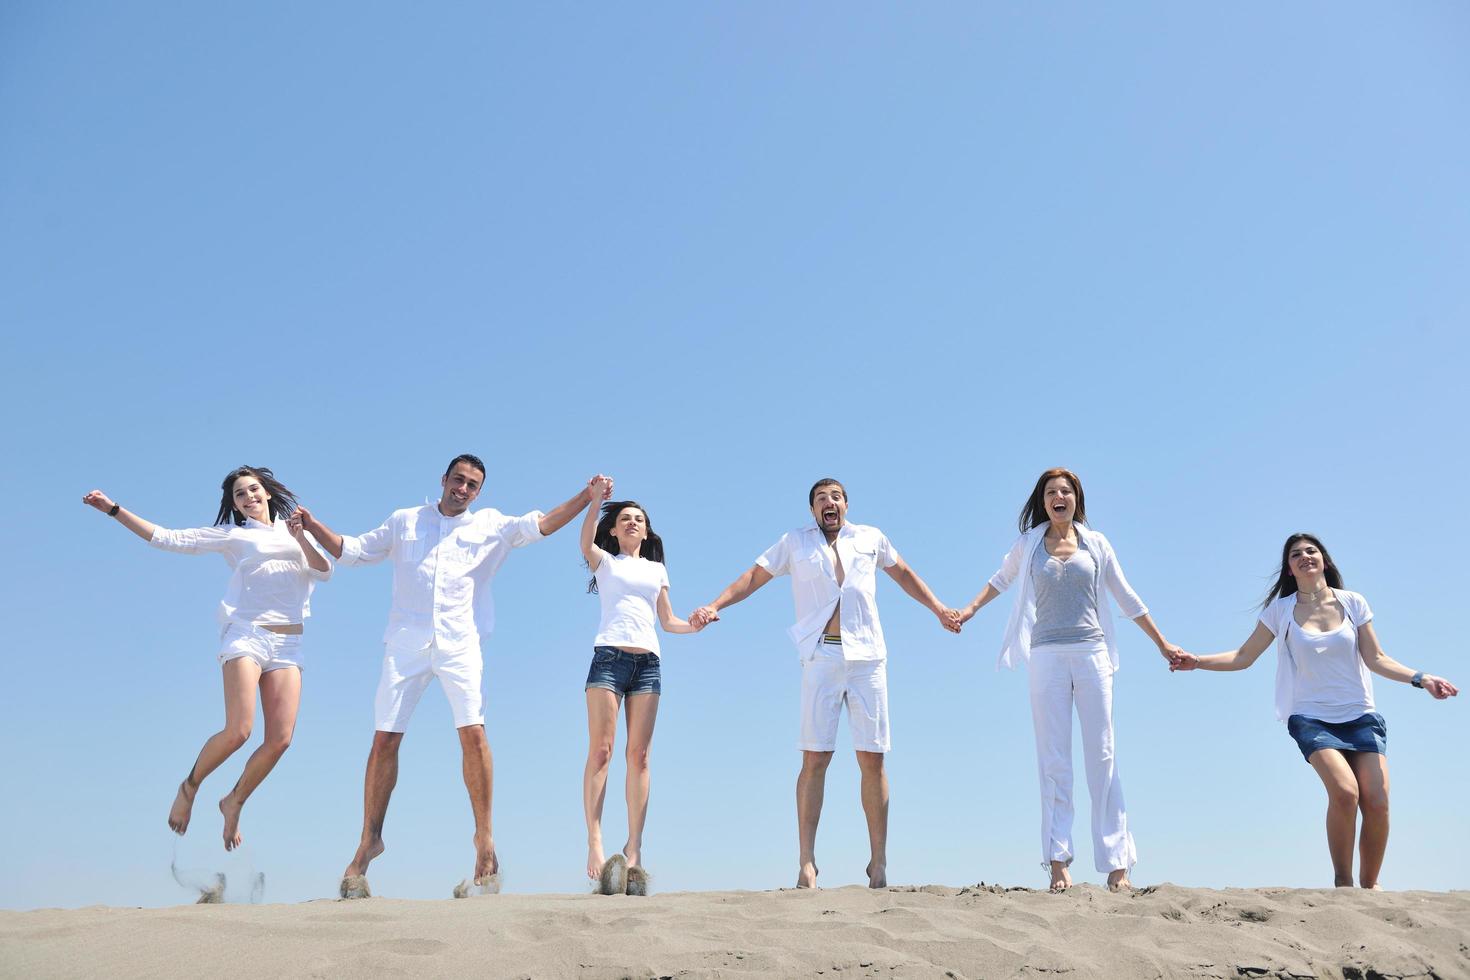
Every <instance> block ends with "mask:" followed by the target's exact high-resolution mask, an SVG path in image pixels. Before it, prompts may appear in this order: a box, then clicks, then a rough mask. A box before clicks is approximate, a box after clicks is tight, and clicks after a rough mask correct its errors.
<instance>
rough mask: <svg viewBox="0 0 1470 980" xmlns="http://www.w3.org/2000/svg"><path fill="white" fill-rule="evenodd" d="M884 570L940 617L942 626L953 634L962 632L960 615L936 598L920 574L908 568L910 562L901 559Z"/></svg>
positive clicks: (914, 597)
mask: <svg viewBox="0 0 1470 980" xmlns="http://www.w3.org/2000/svg"><path fill="white" fill-rule="evenodd" d="M883 570H884V571H885V572H887V573H888V577H889V578H891V579H893V580H894V581H895V582H897V583H898V587H899V588H901V589H903V590H904V591H905V592H907V593H908V594H909V597H910V598H912V599H913V600H914V601H915V602H917V603H918V604H919V605H921V606H923V607H924V608H925V609H927V610H929V611H930V612H932V613H933V614H934V615H936V616H938V617H939V624H940V625H941V626H943V627H944V628H945V629H947V630H949V631H950V632H951V633H958V632H959V631H960V616H959V613H958V612H957V611H955V610H953V609H950V608H949V607H947V606H946V605H945V604H944V603H942V602H940V601H939V600H938V599H937V598H935V596H934V593H933V592H932V591H930V589H929V586H927V585H925V584H924V580H923V579H921V578H919V573H918V572H915V571H914V570H913V569H912V568H910V567H909V566H908V562H906V561H904V560H903V559H902V558H900V559H899V560H898V561H896V562H894V563H893V564H892V565H889V566H888V567H887V568H885V569H883Z"/></svg>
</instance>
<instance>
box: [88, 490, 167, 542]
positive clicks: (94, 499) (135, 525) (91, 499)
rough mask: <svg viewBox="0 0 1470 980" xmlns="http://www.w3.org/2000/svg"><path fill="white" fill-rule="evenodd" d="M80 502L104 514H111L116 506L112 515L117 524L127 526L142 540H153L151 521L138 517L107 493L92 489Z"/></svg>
mask: <svg viewBox="0 0 1470 980" xmlns="http://www.w3.org/2000/svg"><path fill="white" fill-rule="evenodd" d="M82 503H84V504H86V505H87V506H88V507H95V508H96V509H98V510H100V511H101V512H102V513H104V514H112V508H113V507H117V513H116V514H113V515H112V516H113V517H115V518H116V519H117V522H118V523H119V524H121V525H122V526H123V527H125V528H127V529H128V530H129V531H132V532H133V533H134V534H136V535H137V536H138V537H140V538H142V539H143V540H144V541H152V540H153V524H152V523H150V522H148V521H145V520H143V518H141V517H139V516H138V515H137V514H134V513H133V512H132V511H130V510H128V509H127V508H126V507H123V506H121V505H119V504H117V502H116V501H114V500H113V499H112V498H111V497H109V496H108V495H107V494H105V493H103V492H102V491H101V490H93V491H92V492H91V493H89V494H87V495H86V496H84V497H83V498H82Z"/></svg>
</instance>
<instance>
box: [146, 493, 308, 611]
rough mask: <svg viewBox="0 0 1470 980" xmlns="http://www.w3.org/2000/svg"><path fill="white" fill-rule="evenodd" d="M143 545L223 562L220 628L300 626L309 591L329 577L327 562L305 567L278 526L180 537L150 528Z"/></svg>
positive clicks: (231, 527) (252, 522)
mask: <svg viewBox="0 0 1470 980" xmlns="http://www.w3.org/2000/svg"><path fill="white" fill-rule="evenodd" d="M148 543H149V544H151V545H152V546H153V547H155V548H158V549H160V550H162V551H176V552H178V553H180V554H184V555H202V554H218V555H223V556H224V559H225V561H226V562H228V563H229V566H230V569H231V571H232V573H233V574H231V575H230V584H229V585H228V586H227V587H226V588H225V597H224V598H223V599H222V600H220V604H219V619H220V623H221V624H223V623H261V624H263V625H266V626H286V625H290V624H295V623H300V622H302V621H303V620H305V619H306V617H308V616H310V615H311V589H312V586H313V585H315V584H316V583H317V582H325V581H326V580H327V579H329V578H331V577H332V565H331V562H328V563H327V570H326V571H325V572H319V571H317V570H316V569H314V568H312V567H311V566H310V565H308V564H307V563H306V555H305V554H303V553H302V551H301V547H302V546H301V545H299V544H297V543H296V539H295V538H293V537H291V532H290V531H288V530H286V522H285V521H284V520H279V521H276V522H274V523H273V524H262V523H261V522H260V521H257V520H256V519H255V518H253V517H247V518H245V523H244V525H235V524H218V525H215V526H214V527H196V528H189V529H187V530H183V531H174V530H170V529H169V528H166V527H157V526H155V527H154V528H153V537H152V538H150V539H149V541H148ZM306 547H308V548H310V547H312V545H310V544H308V545H306Z"/></svg>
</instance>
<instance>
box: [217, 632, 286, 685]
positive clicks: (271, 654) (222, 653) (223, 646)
mask: <svg viewBox="0 0 1470 980" xmlns="http://www.w3.org/2000/svg"><path fill="white" fill-rule="evenodd" d="M241 657H249V658H250V659H251V660H253V661H255V663H256V664H257V665H258V666H259V667H260V672H261V673H262V674H264V673H266V672H267V671H271V670H280V669H281V668H282V667H295V668H296V669H297V670H300V669H301V634H300V633H276V632H273V631H271V630H268V629H266V628H265V627H263V626H256V625H254V624H252V623H227V624H225V628H224V630H223V631H222V632H221V633H220V638H219V662H220V665H221V666H223V665H224V664H225V663H227V662H228V661H231V660H238V659H239V658H241Z"/></svg>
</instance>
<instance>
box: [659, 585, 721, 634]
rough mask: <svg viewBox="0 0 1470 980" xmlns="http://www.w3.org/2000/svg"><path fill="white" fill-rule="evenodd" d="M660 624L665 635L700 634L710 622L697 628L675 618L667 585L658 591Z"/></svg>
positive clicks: (686, 621)
mask: <svg viewBox="0 0 1470 980" xmlns="http://www.w3.org/2000/svg"><path fill="white" fill-rule="evenodd" d="M658 622H659V625H660V626H662V627H663V628H664V632H665V633H698V632H699V631H700V630H702V629H704V628H705V627H706V626H708V625H709V621H708V620H706V621H705V622H703V623H700V624H699V625H698V626H695V625H694V624H693V623H691V622H689V621H688V620H685V619H680V618H679V617H678V616H675V615H674V606H673V603H671V602H669V587H668V586H667V585H666V586H664V587H663V588H662V589H659V590H658Z"/></svg>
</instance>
